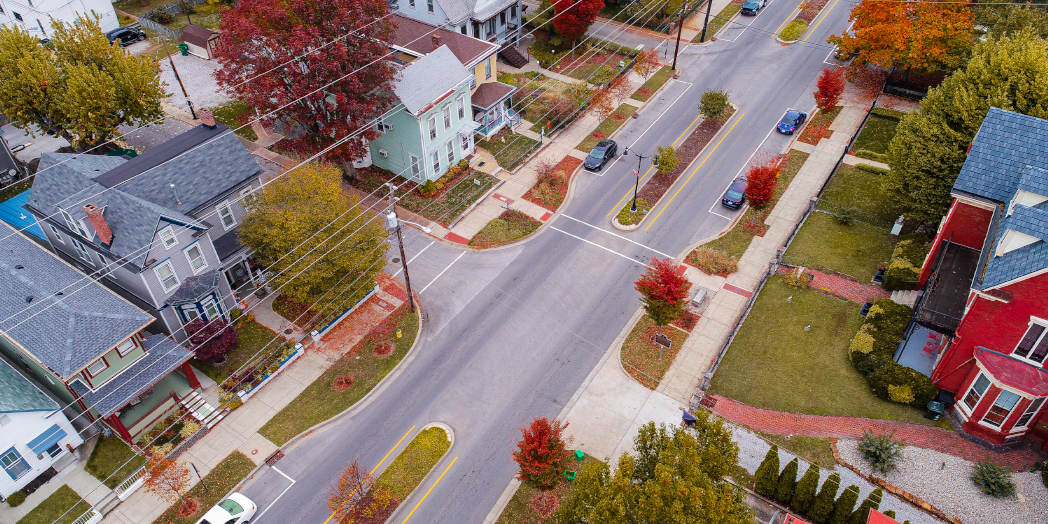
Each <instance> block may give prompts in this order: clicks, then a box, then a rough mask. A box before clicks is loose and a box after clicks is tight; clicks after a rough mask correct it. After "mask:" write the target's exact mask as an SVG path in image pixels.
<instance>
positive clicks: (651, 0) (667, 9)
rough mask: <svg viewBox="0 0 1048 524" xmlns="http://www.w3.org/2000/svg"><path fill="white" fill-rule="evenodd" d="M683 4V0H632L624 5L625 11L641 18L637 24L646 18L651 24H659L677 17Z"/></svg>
mask: <svg viewBox="0 0 1048 524" xmlns="http://www.w3.org/2000/svg"><path fill="white" fill-rule="evenodd" d="M683 5H684V1H683V0H634V1H632V2H629V4H628V5H627V6H626V13H628V14H629V15H630V16H633V17H636V18H637V19H639V20H641V21H642V22H638V25H639V24H644V23H645V22H643V21H647V20H651V25H661V24H663V23H664V22H666V21H668V20H671V19H673V18H675V17H677V16H678V15H679V14H680V8H681V6H683Z"/></svg>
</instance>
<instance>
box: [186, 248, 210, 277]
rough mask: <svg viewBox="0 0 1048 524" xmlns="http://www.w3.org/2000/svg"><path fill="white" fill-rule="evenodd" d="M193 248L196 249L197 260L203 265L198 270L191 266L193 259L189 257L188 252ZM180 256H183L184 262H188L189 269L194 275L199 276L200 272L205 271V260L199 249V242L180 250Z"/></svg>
mask: <svg viewBox="0 0 1048 524" xmlns="http://www.w3.org/2000/svg"><path fill="white" fill-rule="evenodd" d="M193 248H196V250H197V254H198V255H199V259H200V261H201V262H202V263H203V265H201V266H200V267H199V268H198V267H195V266H194V265H193V260H194V258H193V257H191V256H190V255H189V251H190V250H192V249H193ZM182 254H184V255H185V256H186V260H187V261H189V269H191V270H193V274H194V275H197V274H200V272H201V271H203V270H205V269H207V258H206V257H205V256H204V250H203V249H201V247H200V242H193V243H192V244H190V245H189V247H187V248H185V249H183V250H182Z"/></svg>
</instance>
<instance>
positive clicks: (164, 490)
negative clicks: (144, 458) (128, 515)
mask: <svg viewBox="0 0 1048 524" xmlns="http://www.w3.org/2000/svg"><path fill="white" fill-rule="evenodd" d="M148 459H149V463H148V464H147V465H146V471H145V474H144V475H143V478H144V480H143V481H142V487H143V488H144V489H145V490H146V493H152V494H154V495H156V496H157V497H159V498H160V499H161V500H163V501H164V502H167V503H168V504H172V503H174V502H176V501H181V502H182V507H183V508H186V507H187V506H186V501H185V500H184V499H182V493H185V491H186V490H188V489H189V484H190V481H191V480H192V477H191V476H190V473H189V468H188V467H186V465H185V464H183V463H181V462H178V461H175V460H171V459H169V458H167V457H165V456H164V455H163V454H161V453H151V454H149V457H148Z"/></svg>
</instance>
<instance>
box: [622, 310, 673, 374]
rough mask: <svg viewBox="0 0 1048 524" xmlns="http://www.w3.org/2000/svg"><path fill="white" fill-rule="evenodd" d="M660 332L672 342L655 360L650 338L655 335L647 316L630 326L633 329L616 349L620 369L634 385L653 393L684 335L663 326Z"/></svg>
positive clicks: (656, 347) (652, 324) (655, 353)
mask: <svg viewBox="0 0 1048 524" xmlns="http://www.w3.org/2000/svg"><path fill="white" fill-rule="evenodd" d="M662 333H663V334H664V335H666V336H667V337H669V339H670V340H671V341H672V344H670V347H669V348H668V349H664V350H663V351H662V359H659V346H656V345H655V344H654V343H653V342H652V341H651V337H652V336H654V334H655V323H654V322H652V320H651V317H649V316H648V315H644V316H642V317H640V320H639V321H637V325H635V326H633V330H632V331H630V334H629V335H627V336H626V340H624V341H623V342H622V349H621V350H620V353H621V358H622V364H623V368H624V369H625V370H626V373H629V375H630V376H631V377H633V378H634V379H635V380H636V381H637V382H640V383H641V384H642V385H643V386H644V387H646V388H648V389H650V390H654V389H655V388H656V387H658V386H659V382H660V381H662V377H663V376H664V375H665V374H666V371H667V370H669V369H670V365H671V364H673V359H674V358H675V357H676V356H677V352H678V351H680V348H681V346H682V345H684V341H685V340H687V339H688V334H687V333H685V332H684V331H681V330H680V329H677V328H675V327H673V326H663V327H662Z"/></svg>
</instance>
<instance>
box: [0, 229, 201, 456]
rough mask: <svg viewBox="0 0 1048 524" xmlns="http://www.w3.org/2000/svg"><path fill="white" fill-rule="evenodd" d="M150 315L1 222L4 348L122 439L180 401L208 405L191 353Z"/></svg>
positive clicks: (0, 335)
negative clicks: (157, 329)
mask: <svg viewBox="0 0 1048 524" xmlns="http://www.w3.org/2000/svg"><path fill="white" fill-rule="evenodd" d="M151 323H153V317H151V316H150V315H148V314H147V313H146V312H145V311H143V310H141V309H139V308H137V307H135V306H134V305H132V304H131V303H130V302H128V301H127V300H124V299H123V298H121V297H120V296H119V295H117V294H116V293H114V292H113V291H112V290H110V289H107V288H106V287H105V286H102V285H100V284H99V283H98V282H96V281H95V280H93V279H91V278H88V277H87V276H86V275H84V274H83V273H81V272H80V271H77V270H76V269H75V268H74V267H73V266H72V265H71V264H69V263H67V262H65V261H63V260H62V259H60V258H59V257H57V256H55V254H53V253H50V252H48V251H47V250H46V249H44V248H43V247H40V246H39V245H38V244H37V243H35V242H33V241H31V240H29V239H28V238H26V237H24V236H22V235H21V234H19V233H16V232H15V231H14V229H13V228H11V227H10V226H8V225H6V224H4V225H2V226H0V353H3V354H4V356H5V357H7V359H8V360H9V361H10V362H12V363H13V364H14V365H15V366H17V367H20V368H21V371H23V372H24V373H26V374H29V375H31V376H32V377H33V378H34V379H35V380H36V381H37V382H38V383H40V384H41V385H42V386H43V387H44V388H46V389H47V390H48V391H50V392H51V393H52V394H53V395H55V397H57V398H58V399H59V400H60V401H61V402H62V403H63V404H64V405H73V406H74V407H75V408H76V409H77V410H78V411H81V412H82V413H84V416H85V417H86V418H87V419H88V421H89V422H95V423H99V424H101V425H104V426H106V427H108V428H109V429H110V430H112V431H113V432H115V433H116V434H117V435H120V437H121V438H123V439H124V440H126V441H128V442H134V440H135V439H136V438H137V437H138V436H140V435H141V434H142V433H143V432H144V431H146V430H147V429H149V428H150V427H152V426H153V425H154V424H156V423H157V422H158V421H161V420H164V418H166V417H167V415H168V414H170V413H171V412H172V411H173V410H174V409H175V408H176V407H177V406H178V405H179V404H182V405H186V406H189V407H191V408H194V409H195V410H197V411H199V410H201V409H203V408H204V407H205V406H204V405H202V404H200V402H199V400H200V396H199V393H198V391H197V390H199V389H200V382H199V381H198V380H197V378H196V375H195V373H194V371H193V368H192V367H190V365H189V363H188V361H189V359H190V358H192V356H193V354H192V353H191V352H190V351H188V350H186V349H185V348H184V347H182V346H180V345H179V344H178V343H176V342H175V341H173V340H171V339H170V338H168V337H167V336H164V335H153V334H150V333H148V332H146V331H145V329H146V326H148V325H150V324H151ZM207 408H208V410H209V411H213V410H210V406H207Z"/></svg>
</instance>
